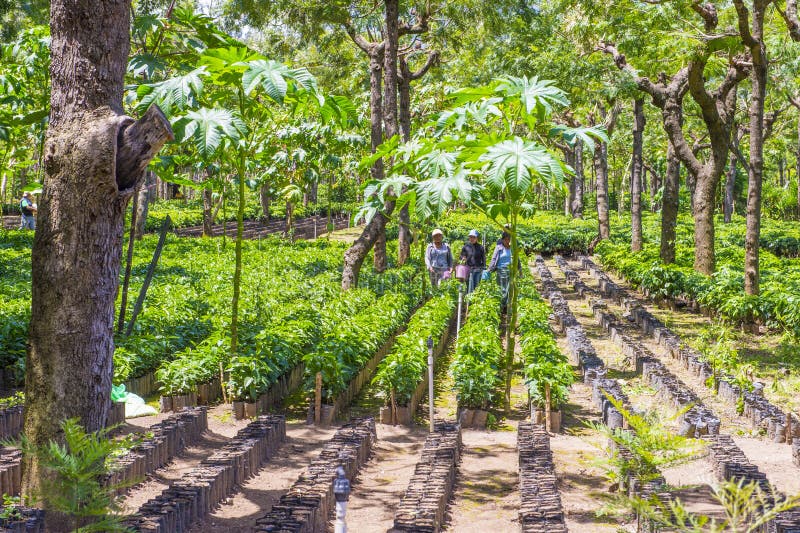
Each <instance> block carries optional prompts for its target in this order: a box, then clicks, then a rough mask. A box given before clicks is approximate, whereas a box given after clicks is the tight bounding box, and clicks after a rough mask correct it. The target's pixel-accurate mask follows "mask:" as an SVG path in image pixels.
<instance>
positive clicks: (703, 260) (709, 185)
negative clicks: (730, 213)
mask: <svg viewBox="0 0 800 533" xmlns="http://www.w3.org/2000/svg"><path fill="white" fill-rule="evenodd" d="M718 181H719V180H718V179H716V178H715V177H714V176H712V175H710V173H709V174H701V175H699V176H697V186H696V191H695V193H696V194H695V200H694V269H695V270H696V271H698V272H700V273H701V274H705V275H707V276H710V275H711V274H713V273H714V266H715V258H714V211H715V209H714V199H715V198H716V197H717V182H718Z"/></svg>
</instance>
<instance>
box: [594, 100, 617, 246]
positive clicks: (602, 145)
mask: <svg viewBox="0 0 800 533" xmlns="http://www.w3.org/2000/svg"><path fill="white" fill-rule="evenodd" d="M598 109H599V112H600V117H601V118H602V119H603V123H604V124H605V126H606V132H607V133H608V137H609V138H610V137H611V135H612V133H613V132H614V127H615V126H616V123H617V117H618V116H619V112H620V106H619V105H617V104H613V105H612V107H611V111H610V112H609V113H606V109H605V106H604V105H603V104H602V102H601V103H600V104H599V105H598ZM594 162H595V174H596V176H597V185H596V191H597V192H596V196H597V224H598V234H599V236H600V239H608V238H610V237H611V223H610V222H609V217H608V211H609V206H608V143H606V142H602V141H601V142H599V143H598V147H597V150H595V154H594Z"/></svg>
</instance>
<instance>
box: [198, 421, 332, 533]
mask: <svg viewBox="0 0 800 533" xmlns="http://www.w3.org/2000/svg"><path fill="white" fill-rule="evenodd" d="M335 431H336V427H329V428H318V427H316V426H308V425H306V424H305V422H301V421H293V422H291V423H287V424H286V442H285V443H284V445H283V446H281V448H280V449H279V450H278V453H277V454H276V455H275V456H274V457H272V458H271V459H270V460H269V462H267V463H266V464H265V465H264V466H263V467H262V468H261V470H259V471H258V473H257V474H256V475H255V476H253V477H252V478H250V479H249V480H248V481H247V482H246V483H245V484H244V485H243V486H242V487H241V488H240V489H239V491H238V492H237V493H236V494H234V495H233V496H232V497H230V498H228V499H227V500H226V501H225V502H224V503H223V504H222V505H221V506H220V507H219V508H217V510H216V511H215V512H214V513H212V514H211V515H210V516H209V517H208V518H206V519H205V520H204V521H203V522H199V523H197V524H196V525H195V526H194V527H193V528H192V529H190V530H189V531H190V532H191V533H228V532H231V531H251V530H252V529H253V528H254V527H255V522H256V520H257V519H258V518H260V517H261V516H263V515H265V514H267V512H268V511H269V510H270V509H271V508H272V506H273V505H274V504H275V503H276V502H277V501H278V499H280V497H281V496H282V495H283V494H284V493H286V491H287V490H288V489H289V487H291V485H292V483H294V482H295V481H296V480H297V478H298V476H300V474H301V473H303V471H305V469H306V467H308V464H309V463H310V462H311V461H312V460H313V459H314V458H316V456H317V455H318V454H319V451H320V449H321V448H322V446H323V445H324V444H325V442H326V441H327V440H328V439H330V438H331V436H333V434H334V433H335Z"/></svg>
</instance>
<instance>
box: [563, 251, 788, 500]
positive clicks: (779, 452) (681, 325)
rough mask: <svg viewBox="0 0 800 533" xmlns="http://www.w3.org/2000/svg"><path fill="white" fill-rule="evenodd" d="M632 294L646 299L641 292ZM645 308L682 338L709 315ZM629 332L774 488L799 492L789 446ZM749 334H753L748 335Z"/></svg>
mask: <svg viewBox="0 0 800 533" xmlns="http://www.w3.org/2000/svg"><path fill="white" fill-rule="evenodd" d="M572 267H573V268H574V269H575V270H576V271H577V272H578V273H579V274H580V275H581V277H582V278H583V281H584V282H585V283H586V284H587V285H589V286H590V287H593V288H597V286H598V285H597V282H596V281H595V280H594V278H592V277H591V276H590V275H588V273H587V272H586V271H583V270H580V269H579V268H578V267H579V265H577V263H573V264H572ZM612 279H614V281H615V282H617V283H619V284H620V285H621V286H623V287H626V288H627V289H628V290H629V291H631V292H632V293H636V291H634V290H633V289H632V288H631V287H630V286H629V285H628V284H627V283H626V282H625V281H624V280H621V279H619V278H613V276H612ZM636 294H637V296H638V297H640V298H642V300H645V301H646V299H645V297H644V296H643V295H642V294H640V293H636ZM606 303H607V304H608V305H609V309H610V310H611V311H613V312H614V313H615V314H616V315H617V316H619V317H621V316H622V311H623V310H622V308H621V307H620V306H618V305H615V304H614V303H613V302H611V301H608V300H606ZM647 308H648V310H649V311H650V312H651V313H653V315H655V316H656V317H658V318H659V319H660V320H662V321H663V322H664V323H665V324H667V325H668V326H669V327H670V328H672V329H673V331H675V332H676V333H677V334H678V335H680V336H681V338H682V339H683V340H684V341H689V340H691V339H696V338H697V336H698V335H699V332H700V331H702V329H703V328H705V327H707V326H708V324H709V319H708V318H707V317H704V316H703V315H700V314H696V313H688V312H676V311H671V310H668V309H662V308H659V307H657V306H654V305H647ZM632 334H633V335H634V336H635V337H636V338H637V339H639V340H640V341H641V342H642V344H644V345H645V346H647V347H648V348H649V349H650V350H652V351H653V352H654V353H655V354H656V355H658V356H660V357H661V361H662V362H663V363H664V364H665V365H666V366H667V368H669V370H670V371H671V372H673V373H674V374H675V375H676V376H678V377H679V378H680V379H681V380H683V382H684V383H686V384H687V385H688V386H689V387H691V388H692V390H693V391H694V392H695V393H696V394H697V395H698V397H700V399H701V400H702V401H703V403H705V404H706V405H707V406H708V407H710V408H711V409H713V410H714V412H715V413H716V414H717V416H719V417H720V420H721V422H722V425H721V430H722V431H723V432H724V433H729V434H731V435H733V436H734V440H735V441H736V443H737V444H738V445H739V447H740V448H741V449H742V451H743V452H744V453H745V455H746V456H747V458H748V460H749V461H750V462H751V463H753V464H755V465H757V466H758V467H759V469H761V471H762V472H764V473H765V474H766V475H767V478H768V479H769V480H770V482H771V483H772V484H773V485H774V486H775V488H777V489H778V490H780V491H782V492H784V493H786V494H798V493H800V476H797V467H796V466H795V465H794V464H793V463H792V455H791V448H790V446H788V445H786V444H777V443H773V442H771V441H769V440H767V439H765V438H763V437H761V436H760V435H759V432H758V431H757V430H753V429H752V428H751V427H750V424H749V423H748V422H747V421H746V420H745V419H744V418H742V417H741V416H739V415H738V413H736V409H735V406H733V405H732V404H731V403H729V402H725V401H723V400H721V399H720V398H718V397H717V396H716V395H715V394H714V393H713V391H712V390H711V389H709V388H708V387H706V386H705V384H704V383H703V382H702V380H701V379H699V378H698V377H697V376H695V375H694V374H692V373H691V372H689V371H688V370H687V369H685V368H684V367H683V366H682V365H680V364H678V363H677V362H676V361H675V360H674V359H672V358H671V357H669V356H668V355H667V354H666V353H665V352H664V349H663V348H662V347H661V346H659V345H657V344H655V342H654V341H653V340H652V337H649V336H644V335H642V334H641V332H640V330H638V329H636V330H632ZM747 337H748V336H743V337H741V339H746V338H747ZM749 337H754V336H753V335H750V336H749ZM763 340H764V339H762V341H763ZM747 342H750V341H747ZM687 469H688V470H690V471H691V470H694V467H688V468H687ZM710 482H711V483H715V482H716V480H715V479H713V478H712V480H711V481H710Z"/></svg>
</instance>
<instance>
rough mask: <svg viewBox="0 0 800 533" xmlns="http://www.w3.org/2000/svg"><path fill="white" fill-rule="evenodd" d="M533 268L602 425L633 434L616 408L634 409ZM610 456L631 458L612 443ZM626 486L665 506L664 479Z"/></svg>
mask: <svg viewBox="0 0 800 533" xmlns="http://www.w3.org/2000/svg"><path fill="white" fill-rule="evenodd" d="M536 269H537V272H538V274H539V277H540V278H541V280H542V287H543V292H544V294H546V295H547V297H548V298H549V300H550V306H551V307H552V308H553V313H554V315H555V317H556V320H557V322H558V323H559V325H560V326H561V327H562V329H564V330H565V332H566V333H567V344H568V345H569V349H570V352H571V353H572V354H573V356H574V357H575V359H576V360H577V361H578V362H579V365H581V366H582V371H583V376H584V382H585V383H586V384H588V385H590V386H591V387H592V400H593V402H594V403H595V405H596V407H597V409H598V410H599V412H600V414H601V420H602V422H603V424H605V425H606V426H608V427H609V428H610V429H612V430H622V431H632V430H631V429H630V428H628V427H626V426H627V424H626V422H625V417H624V416H623V414H622V412H621V411H620V410H619V409H618V408H617V407H616V406H620V407H621V408H623V409H625V410H627V411H628V412H632V411H633V409H632V407H631V404H630V400H629V399H628V397H627V395H626V394H625V393H624V392H623V391H622V388H621V387H620V385H619V383H618V382H617V380H615V379H607V378H606V377H605V375H606V367H605V364H604V363H603V361H602V359H600V358H599V357H598V356H597V352H596V351H595V349H594V346H592V343H591V342H590V341H589V339H588V337H586V333H585V332H584V330H583V326H581V325H580V323H579V322H578V320H577V318H575V315H574V314H573V313H572V311H571V310H570V308H569V305H568V304H567V302H566V300H565V299H564V296H563V294H562V293H561V290H560V289H559V288H558V285H557V284H556V282H555V280H554V279H553V275H552V274H551V272H550V269H549V268H547V265H545V263H544V259H543V258H542V257H541V256H538V257H537V258H536ZM611 444H612V446H614V448H613V450H612V451H613V453H616V454H618V455H620V456H622V457H624V458H627V459H631V460H632V456H631V454H630V452H629V451H628V450H626V449H625V448H622V447H617V446H615V445H614V444H613V443H611ZM624 483H625V485H626V486H627V488H628V491H629V493H630V495H631V496H634V495H637V496H641V497H645V498H647V497H651V496H653V497H655V498H657V499H658V500H659V501H660V502H662V504H663V505H667V502H668V499H669V497H670V496H669V494H668V493H666V492H665V491H664V490H663V487H664V486H665V485H666V481H665V479H664V478H663V476H661V475H658V476H656V477H654V478H650V479H647V480H639V479H635V478H633V477H630V478H629V479H627V480H624Z"/></svg>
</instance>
